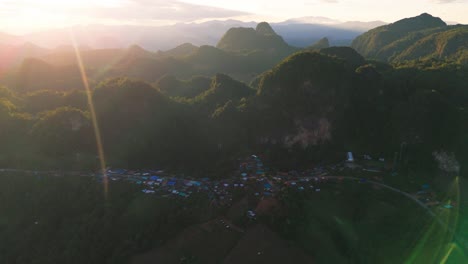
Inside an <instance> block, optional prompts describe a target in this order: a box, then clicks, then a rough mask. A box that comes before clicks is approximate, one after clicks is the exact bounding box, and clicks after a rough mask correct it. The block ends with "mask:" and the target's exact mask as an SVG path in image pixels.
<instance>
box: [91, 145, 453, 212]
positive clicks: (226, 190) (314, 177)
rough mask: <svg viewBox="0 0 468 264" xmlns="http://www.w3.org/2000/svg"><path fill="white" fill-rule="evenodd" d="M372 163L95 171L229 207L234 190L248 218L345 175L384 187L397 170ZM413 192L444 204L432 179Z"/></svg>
mask: <svg viewBox="0 0 468 264" xmlns="http://www.w3.org/2000/svg"><path fill="white" fill-rule="evenodd" d="M361 160H363V161H369V160H372V158H371V157H370V156H369V155H363V156H362V158H361ZM378 163H381V166H379V167H378V168H377V167H376V166H375V164H378ZM364 164H365V163H364ZM371 164H372V165H369V166H365V165H363V163H357V162H356V160H355V158H354V156H353V154H352V153H351V152H348V153H347V155H346V159H345V160H344V161H343V162H341V163H338V164H334V165H328V166H320V165H317V166H315V167H313V168H311V169H308V170H305V171H294V170H292V171H273V170H271V169H269V168H268V167H267V166H265V164H264V163H263V161H262V159H261V156H259V155H250V156H249V157H246V158H243V159H239V165H238V168H237V170H236V172H235V173H234V174H233V175H234V176H233V177H231V178H226V179H222V180H211V179H209V178H201V179H195V178H186V177H177V176H174V175H172V174H171V173H169V172H166V171H164V170H139V171H133V170H126V169H111V168H108V169H107V171H106V175H105V176H104V175H103V174H102V173H95V174H94V175H95V177H96V178H97V179H98V180H99V181H103V180H104V177H106V178H107V180H108V181H109V182H114V181H126V182H130V183H132V184H136V185H138V186H140V187H141V192H143V193H144V194H148V195H158V196H162V197H170V198H175V199H187V198H190V196H191V195H193V194H195V193H200V192H203V193H206V194H207V195H208V197H209V199H210V200H211V201H213V203H215V204H217V205H219V206H224V207H230V206H231V205H232V203H233V198H234V195H235V194H237V195H239V194H240V195H247V196H248V197H250V199H249V204H250V205H251V206H250V207H251V209H250V210H248V211H247V212H246V214H247V216H248V217H249V218H255V216H256V212H255V211H254V208H255V207H256V204H257V203H258V202H260V201H261V200H263V199H267V198H270V197H277V196H278V195H279V194H280V193H281V192H283V191H285V190H294V191H298V192H301V191H312V192H317V193H318V192H320V191H321V190H322V189H323V188H332V186H331V185H330V183H341V182H343V181H344V180H353V181H356V182H357V183H358V184H366V183H367V184H372V185H373V187H374V188H380V187H382V186H386V185H385V184H384V183H383V176H382V175H390V177H391V175H393V176H395V175H396V172H394V171H388V170H387V171H386V168H385V165H384V160H383V159H378V160H377V161H376V162H374V163H371ZM349 171H354V172H355V173H358V174H362V173H364V172H367V174H366V176H362V177H359V178H354V177H346V176H334V175H344V174H346V172H349ZM369 175H373V176H369ZM390 188H391V187H390ZM392 189H393V188H392ZM395 190H396V189H395ZM402 193H403V192H402ZM411 197H412V198H413V199H414V200H417V201H419V203H420V204H421V205H424V206H426V207H432V206H439V205H441V202H439V201H438V199H437V196H436V194H435V192H434V191H432V190H431V188H430V186H429V184H424V185H422V186H421V187H420V189H419V190H416V191H415V192H414V193H411ZM442 207H443V208H446V209H451V208H452V207H453V205H452V204H444V205H442Z"/></svg>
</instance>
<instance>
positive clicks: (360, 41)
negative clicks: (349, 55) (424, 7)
mask: <svg viewBox="0 0 468 264" xmlns="http://www.w3.org/2000/svg"><path fill="white" fill-rule="evenodd" d="M446 27H447V24H446V23H445V22H443V21H442V20H441V19H440V18H437V17H433V16H431V15H429V14H426V13H424V14H421V15H419V16H416V17H412V18H405V19H402V20H399V21H397V22H395V23H392V24H388V25H384V26H381V27H377V28H375V29H372V30H369V31H368V32H366V33H364V34H362V35H360V36H358V37H357V38H356V39H355V40H354V41H353V43H352V45H351V46H352V47H353V48H354V49H356V50H357V51H358V52H359V53H361V54H362V55H363V56H365V57H367V58H376V59H380V60H386V59H387V58H384V57H382V56H379V53H380V52H381V51H382V49H385V48H386V47H387V46H389V45H392V43H394V42H397V41H399V40H401V39H404V38H408V37H411V38H413V40H412V41H414V38H415V37H417V36H424V35H427V34H430V33H431V30H437V29H444V28H446ZM410 34H413V35H411V36H410ZM394 45H395V44H394ZM402 46H403V47H401V48H400V49H399V50H401V49H403V48H404V45H402ZM395 52H398V50H397V51H395Z"/></svg>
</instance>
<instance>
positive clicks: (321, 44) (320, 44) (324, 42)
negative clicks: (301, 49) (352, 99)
mask: <svg viewBox="0 0 468 264" xmlns="http://www.w3.org/2000/svg"><path fill="white" fill-rule="evenodd" d="M329 47H330V41H329V40H328V38H327V37H325V38H322V39H320V40H318V41H317V42H315V43H314V44H312V46H311V47H310V48H312V49H325V48H329Z"/></svg>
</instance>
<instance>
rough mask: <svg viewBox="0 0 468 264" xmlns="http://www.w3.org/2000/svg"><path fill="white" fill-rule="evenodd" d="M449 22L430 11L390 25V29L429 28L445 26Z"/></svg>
mask: <svg viewBox="0 0 468 264" xmlns="http://www.w3.org/2000/svg"><path fill="white" fill-rule="evenodd" d="M444 26H447V24H446V23H445V22H444V21H443V20H442V19H440V18H439V17H434V16H432V15H430V14H428V13H422V14H421V15H419V16H415V17H410V18H405V19H402V20H399V21H397V22H395V23H393V24H390V25H389V29H392V30H395V31H405V32H411V31H417V30H422V29H428V28H435V27H444Z"/></svg>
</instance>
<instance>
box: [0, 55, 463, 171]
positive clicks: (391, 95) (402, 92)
mask: <svg viewBox="0 0 468 264" xmlns="http://www.w3.org/2000/svg"><path fill="white" fill-rule="evenodd" d="M467 79H468V71H467V68H466V67H465V66H463V65H461V64H458V63H456V62H453V61H440V60H435V59H431V60H419V61H411V62H408V63H400V64H398V65H393V66H392V65H389V64H385V63H381V62H373V61H366V60H365V59H364V58H362V57H361V56H360V55H359V54H358V53H357V52H355V51H354V50H352V49H351V48H336V47H334V48H327V49H322V50H321V51H320V52H301V53H297V54H294V55H292V56H290V57H289V58H287V59H285V60H284V61H283V62H282V63H280V64H279V65H277V66H276V67H274V68H273V69H272V70H270V71H268V72H265V73H263V74H262V75H260V76H258V77H257V78H256V79H255V80H254V81H253V82H252V84H251V85H250V86H249V85H246V84H244V83H242V82H239V81H236V80H235V79H233V78H231V77H229V76H227V75H223V74H217V75H215V76H213V77H212V78H208V77H202V76H199V77H193V78H192V79H189V80H184V81H183V80H179V79H177V78H175V77H172V76H164V77H162V78H161V79H160V80H159V81H158V82H156V83H155V84H154V85H153V86H152V85H150V84H148V83H145V82H142V81H137V80H131V79H128V78H114V79H109V80H107V81H103V82H101V83H100V84H98V85H97V87H96V89H93V91H91V94H90V98H91V103H92V104H93V105H94V106H95V109H96V120H97V124H98V127H99V130H100V134H101V136H102V141H103V147H104V153H105V154H106V159H107V162H108V164H109V165H111V166H115V167H117V166H118V167H128V168H141V167H165V168H173V169H178V170H181V171H188V170H190V171H191V172H200V174H203V175H206V173H207V172H210V171H211V172H212V173H214V172H215V171H216V172H220V170H219V169H223V170H225V171H229V170H231V169H232V168H234V166H235V164H236V162H235V161H236V159H237V158H238V157H239V156H241V155H246V154H248V153H253V152H255V153H262V154H264V155H265V156H266V158H267V159H270V161H272V162H273V163H274V164H275V166H278V167H284V168H293V167H294V168H298V167H302V166H306V165H307V164H309V163H310V161H311V160H314V161H316V162H328V161H333V162H335V161H337V160H341V159H343V153H344V152H345V151H349V150H352V151H355V152H357V153H364V152H366V153H369V154H371V155H374V156H385V157H387V158H389V159H391V158H393V157H394V153H395V152H399V151H401V150H402V146H403V145H404V146H405V148H404V149H405V155H403V158H404V161H405V163H406V164H408V166H416V167H421V168H432V167H433V166H434V163H433V158H432V153H433V152H434V151H446V152H453V153H455V156H456V157H457V159H459V160H460V163H461V164H464V162H465V161H467V158H468V156H467V153H466V149H467V148H466V147H467V144H468V141H467V137H466V135H467V132H468V128H467V124H468V123H467V122H466V121H467V115H466V110H465V109H466V107H467V102H468V100H467V99H468V93H467V90H466V87H465V86H464V85H465V84H466V83H467V81H468V80H467ZM0 98H1V100H0V118H1V124H2V130H1V131H0V133H1V134H0V135H1V138H0V141H1V144H2V146H3V147H2V149H1V150H0V164H1V166H3V167H34V168H41V167H43V168H45V167H48V168H49V167H55V168H75V169H80V168H81V169H82V168H93V167H96V166H97V164H98V163H97V159H96V155H97V152H96V138H95V132H94V128H93V122H92V113H90V111H89V103H90V102H88V99H87V98H88V97H87V95H86V93H85V92H84V91H72V92H56V91H47V90H46V91H38V92H33V93H16V92H13V91H11V90H9V89H7V88H5V87H2V89H1V93H0ZM465 164H466V163H465ZM221 171H222V170H221ZM217 175H220V174H219V173H218V174H217Z"/></svg>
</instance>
